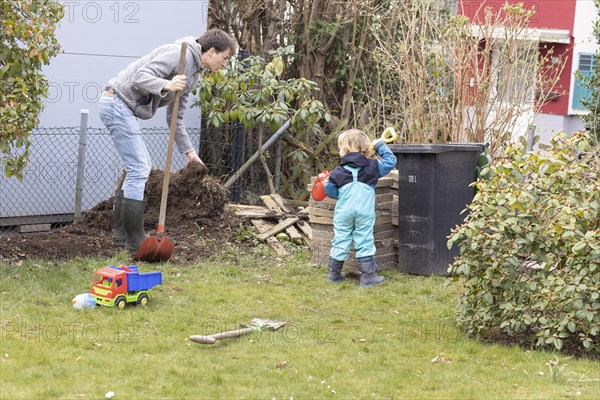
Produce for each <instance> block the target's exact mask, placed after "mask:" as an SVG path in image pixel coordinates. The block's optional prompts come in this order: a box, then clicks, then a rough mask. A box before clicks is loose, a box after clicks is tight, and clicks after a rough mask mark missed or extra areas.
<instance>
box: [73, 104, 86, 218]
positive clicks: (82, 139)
mask: <svg viewBox="0 0 600 400" xmlns="http://www.w3.org/2000/svg"><path fill="white" fill-rule="evenodd" d="M89 113H90V111H89V110H86V109H82V110H81V121H80V124H79V155H78V156H77V183H76V184H75V211H74V215H73V219H74V220H75V222H78V221H79V220H80V219H81V200H82V197H83V170H84V167H85V145H86V140H87V123H88V114H89Z"/></svg>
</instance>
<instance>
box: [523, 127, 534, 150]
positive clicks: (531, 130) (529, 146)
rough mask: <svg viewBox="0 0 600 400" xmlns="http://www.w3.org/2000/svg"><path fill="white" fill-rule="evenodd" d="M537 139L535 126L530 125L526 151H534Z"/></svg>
mask: <svg viewBox="0 0 600 400" xmlns="http://www.w3.org/2000/svg"><path fill="white" fill-rule="evenodd" d="M534 139H535V125H529V127H528V128H527V147H526V148H525V151H532V150H533V140H534Z"/></svg>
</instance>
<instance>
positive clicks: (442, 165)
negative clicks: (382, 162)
mask: <svg viewBox="0 0 600 400" xmlns="http://www.w3.org/2000/svg"><path fill="white" fill-rule="evenodd" d="M390 149H391V150H392V152H393V153H394V154H396V157H397V158H398V172H399V176H398V233H399V235H398V262H399V269H400V271H402V272H407V273H410V274H418V275H448V266H449V264H451V263H452V262H453V260H454V257H455V256H457V255H458V249H457V248H456V247H455V248H452V249H451V250H448V246H447V244H446V243H447V241H448V236H449V235H450V231H451V230H452V228H454V227H455V226H456V225H460V224H462V222H463V221H464V218H465V216H466V213H463V214H461V212H462V211H463V210H464V209H465V208H466V206H467V204H469V203H471V201H472V200H473V196H474V194H475V188H474V187H470V186H469V185H470V184H471V183H472V182H474V181H475V179H476V178H477V176H476V174H477V173H476V164H477V156H478V155H479V154H480V153H482V152H483V149H484V147H483V144H478V143H465V144H458V143H457V144H395V145H390Z"/></svg>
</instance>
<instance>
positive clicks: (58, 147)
mask: <svg viewBox="0 0 600 400" xmlns="http://www.w3.org/2000/svg"><path fill="white" fill-rule="evenodd" d="M188 133H189V135H190V138H191V140H192V143H193V144H194V147H195V148H196V149H197V150H198V154H199V156H200V158H201V159H202V160H203V161H204V162H205V164H206V165H207V167H208V169H209V172H210V174H211V175H212V176H213V177H214V178H216V179H219V180H221V181H222V182H223V181H224V180H225V179H226V178H227V177H229V176H230V175H231V174H232V173H233V172H235V171H236V170H237V169H238V168H239V167H240V166H241V165H242V164H243V163H244V162H245V161H246V160H247V159H248V158H249V157H250V155H252V154H253V153H254V152H255V151H256V150H257V146H258V143H256V140H255V139H254V138H253V136H252V134H251V132H250V131H245V130H244V129H243V128H242V127H241V126H238V125H234V124H228V125H225V126H223V127H221V128H219V129H214V128H206V129H203V130H200V129H188ZM142 134H143V137H144V141H145V143H146V146H147V148H148V151H149V152H150V155H151V157H152V162H153V167H154V168H159V169H164V166H165V158H166V153H167V145H168V138H169V131H168V129H165V128H150V129H149V128H146V129H142ZM79 146H80V128H79V127H66V128H65V127H63V128H38V129H36V130H35V131H34V132H32V135H31V147H30V162H29V163H28V165H27V167H26V169H25V173H24V177H23V180H22V181H21V182H19V181H18V180H17V179H16V178H7V177H6V176H5V175H4V173H3V172H2V171H0V234H8V233H14V232H26V231H27V229H29V228H24V227H33V228H31V229H32V230H35V226H41V225H46V226H47V225H50V226H53V225H57V224H58V225H60V224H64V223H69V222H71V221H73V219H74V211H75V194H76V183H77V170H78V164H79V161H78V154H79ZM268 162H269V164H270V166H271V168H272V167H273V165H274V160H273V159H272V158H270V157H269V158H268ZM184 166H185V157H183V156H181V155H179V154H178V153H177V151H176V149H175V152H174V154H173V160H172V170H173V171H177V170H179V169H181V168H183V167H184ZM121 170H122V166H121V162H120V160H119V156H118V154H117V152H116V150H115V148H114V145H113V143H112V140H111V138H110V135H109V133H108V130H106V129H101V128H88V129H87V135H86V144H85V162H84V165H83V182H82V189H83V190H82V197H81V210H82V211H83V212H85V211H86V210H90V209H91V208H93V207H94V206H95V205H97V204H98V203H99V202H101V201H104V200H106V199H109V198H110V197H112V196H113V194H114V190H115V185H116V182H117V180H118V178H119V176H120V173H121ZM266 181H267V179H266V174H265V172H264V169H263V167H262V166H261V165H260V163H259V162H257V163H255V165H253V166H252V167H251V168H250V169H249V170H248V171H247V172H246V173H244V175H242V177H241V178H240V179H239V180H238V182H236V184H235V185H234V186H232V187H231V188H230V193H231V200H232V201H236V202H240V201H241V202H248V201H249V200H250V201H252V199H253V198H255V197H256V196H258V195H259V194H264V193H267V192H268V186H267V184H266Z"/></svg>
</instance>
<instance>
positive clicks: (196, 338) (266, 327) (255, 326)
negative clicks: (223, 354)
mask: <svg viewBox="0 0 600 400" xmlns="http://www.w3.org/2000/svg"><path fill="white" fill-rule="evenodd" d="M285 324H287V321H273V320H268V319H261V318H252V320H251V321H250V322H249V323H247V324H241V325H242V328H240V329H236V330H234V331H228V332H221V333H215V334H213V335H208V336H203V335H192V336H190V340H191V341H192V342H194V343H200V344H215V343H217V340H221V339H227V338H236V337H240V336H244V335H249V334H251V333H255V332H260V331H276V330H277V329H279V328H281V327H282V326H284V325H285Z"/></svg>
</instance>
